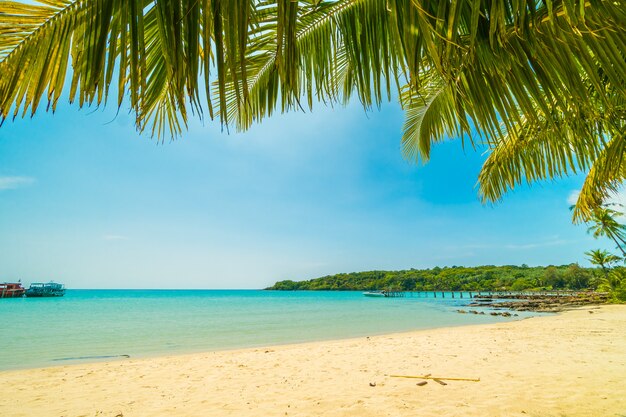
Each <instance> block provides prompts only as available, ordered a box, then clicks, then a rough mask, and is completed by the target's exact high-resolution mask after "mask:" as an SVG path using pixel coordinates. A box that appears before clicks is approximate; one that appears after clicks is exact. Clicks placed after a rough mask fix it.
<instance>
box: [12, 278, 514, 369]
mask: <svg viewBox="0 0 626 417" xmlns="http://www.w3.org/2000/svg"><path fill="white" fill-rule="evenodd" d="M430 297H432V294H430ZM467 302H468V299H467V296H466V297H465V298H464V299H459V298H458V294H457V298H456V299H451V298H450V295H449V294H448V297H447V298H445V299H441V297H439V298H436V299H435V298H424V296H422V297H419V298H418V297H406V298H369V297H364V296H363V295H362V294H361V293H360V292H325V291H298V292H279V291H256V290H233V291H226V290H68V291H67V293H66V295H65V297H62V298H47V299H46V298H22V299H2V300H0V369H4V370H6V369H16V368H28V367H39V366H50V365H61V364H67V363H73V362H76V361H95V360H98V359H102V358H101V357H116V356H118V355H129V356H131V357H143V356H152V355H162V354H173V353H185V352H195V351H210V350H221V349H232V348H242V347H254V346H267V345H276V344H284V343H296V342H305V341H314V340H326V339H339V338H348V337H356V336H365V335H375V334H382V333H390V332H397V331H406V330H416V329H427V328H434V327H445V326H459V325H468V324H479V323H490V322H497V321H505V320H507V319H505V318H502V317H492V316H489V315H484V316H478V315H468V314H458V313H456V312H455V310H456V309H457V308H459V306H461V305H463V304H465V303H467ZM521 317H523V316H522V315H520V318H521ZM508 320H510V319H508Z"/></svg>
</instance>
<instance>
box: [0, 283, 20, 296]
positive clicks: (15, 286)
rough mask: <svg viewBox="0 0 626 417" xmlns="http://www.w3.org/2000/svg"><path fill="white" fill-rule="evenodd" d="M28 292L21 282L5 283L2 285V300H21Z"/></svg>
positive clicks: (0, 292) (0, 291)
mask: <svg viewBox="0 0 626 417" xmlns="http://www.w3.org/2000/svg"><path fill="white" fill-rule="evenodd" d="M25 291H26V290H25V289H24V287H22V284H21V283H19V282H4V283H2V284H0V298H19V297H21V296H23V295H24V292H25Z"/></svg>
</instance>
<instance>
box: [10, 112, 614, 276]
mask: <svg viewBox="0 0 626 417" xmlns="http://www.w3.org/2000/svg"><path fill="white" fill-rule="evenodd" d="M116 113H117V112H116V108H115V107H114V106H109V107H107V108H105V109H97V110H93V109H82V110H81V109H78V108H77V107H76V106H70V105H60V106H59V108H58V109H57V112H56V114H54V115H53V114H51V113H45V112H43V111H42V112H40V113H38V114H37V115H36V116H35V117H33V118H29V117H27V118H25V119H16V120H15V121H13V122H11V121H7V122H5V124H4V125H3V126H2V127H0V281H12V280H17V279H21V280H22V282H24V283H27V284H28V283H30V282H36V281H48V280H55V281H57V282H62V283H65V284H66V286H67V287H68V288H263V287H266V286H269V285H271V284H273V283H274V282H275V281H277V280H284V279H292V280H302V279H310V278H315V277H318V276H323V275H327V274H335V273H340V272H352V271H366V270H380V269H387V270H392V269H393V270H395V269H408V268H432V267H435V266H453V265H463V266H476V265H507V264H518V265H519V264H523V263H525V264H528V265H531V266H533V265H549V264H555V265H560V264H569V263H572V262H579V263H580V264H581V265H587V264H588V263H587V261H586V260H585V256H584V252H585V251H587V250H589V249H593V248H599V247H600V248H608V249H610V245H607V243H605V242H602V241H595V240H594V239H593V238H592V237H591V236H589V235H588V234H587V233H586V228H585V227H584V226H580V225H579V226H575V225H572V223H571V213H570V212H569V210H568V206H569V204H570V202H569V201H568V200H571V198H572V195H573V194H574V193H575V192H576V190H578V189H579V188H580V186H581V184H582V177H580V176H577V177H571V178H565V179H561V180H559V181H555V182H551V181H550V182H545V183H541V184H535V185H533V186H532V187H526V186H525V187H521V188H520V189H518V190H516V191H515V192H512V193H510V194H508V195H507V196H506V197H505V199H504V200H503V201H502V202H500V203H498V204H495V205H482V204H481V203H480V201H479V198H478V195H477V190H476V187H475V185H476V179H477V175H478V172H479V170H480V167H481V164H482V162H483V161H484V159H485V155H482V154H481V153H480V152H476V151H474V150H472V149H471V147H469V148H468V147H467V146H466V147H465V149H463V146H462V144H461V142H460V141H459V140H453V141H450V142H447V143H445V144H442V145H437V146H435V148H434V151H433V154H432V158H431V161H430V162H429V163H428V164H426V165H418V164H415V163H413V162H410V161H407V160H405V159H403V157H402V154H401V150H400V137H401V129H402V122H403V114H402V111H401V110H400V108H399V106H398V105H397V104H395V103H388V104H384V105H383V106H382V107H381V108H380V109H375V110H373V111H369V112H365V111H364V110H363V108H362V107H361V106H360V105H359V104H358V103H352V104H350V105H348V106H347V107H335V108H329V107H323V106H319V105H318V106H317V107H316V108H315V109H314V111H313V112H307V113H301V112H298V113H290V114H286V115H276V116H273V117H272V118H270V119H267V120H265V121H263V122H262V123H261V124H258V125H255V126H253V128H252V129H250V130H249V131H247V132H245V133H233V132H230V133H227V132H223V131H222V129H221V128H220V125H219V123H218V122H210V121H205V122H200V121H197V120H192V121H191V123H190V126H189V129H188V131H187V132H186V133H185V134H184V135H183V137H182V138H180V139H177V140H174V141H170V140H166V141H165V142H164V143H160V142H158V141H156V140H155V139H152V138H150V136H149V135H146V134H143V135H140V134H138V133H137V132H136V131H135V128H134V125H133V122H132V117H131V116H129V115H128V114H126V113H125V111H124V110H122V111H120V113H119V114H117V116H116Z"/></svg>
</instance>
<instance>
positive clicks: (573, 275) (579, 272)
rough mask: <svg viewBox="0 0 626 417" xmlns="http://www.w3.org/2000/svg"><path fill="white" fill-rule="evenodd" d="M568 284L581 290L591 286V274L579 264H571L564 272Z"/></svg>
mask: <svg viewBox="0 0 626 417" xmlns="http://www.w3.org/2000/svg"><path fill="white" fill-rule="evenodd" d="M563 278H564V279H565V282H566V283H567V286H568V287H569V288H571V289H574V290H581V289H585V288H587V287H589V283H590V281H591V274H590V273H589V271H586V270H585V269H583V268H581V267H580V266H579V265H578V264H571V265H570V266H569V267H568V268H567V269H566V270H565V273H564V274H563Z"/></svg>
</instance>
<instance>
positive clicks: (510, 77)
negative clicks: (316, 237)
mask: <svg viewBox="0 0 626 417" xmlns="http://www.w3.org/2000/svg"><path fill="white" fill-rule="evenodd" d="M624 51H626V4H625V3H624V1H623V0H589V1H584V0H545V1H534V0H533V1H517V0H435V1H432V0H428V1H427V0H385V1H383V0H331V1H321V0H299V1H298V0H74V1H71V0H45V1H44V0H40V1H38V2H36V4H31V2H29V3H28V4H24V3H21V2H15V1H5V0H0V74H1V78H0V116H1V117H2V118H3V119H4V118H6V117H9V116H16V115H19V114H22V115H24V114H27V113H28V112H30V113H31V114H32V113H34V112H35V111H36V110H37V109H38V108H39V107H40V103H41V101H42V100H44V101H47V106H48V107H49V108H51V109H52V110H54V109H55V108H56V105H57V103H58V100H59V99H60V97H61V96H62V92H63V91H67V92H68V93H69V97H70V101H72V102H73V101H77V102H78V104H79V105H80V106H83V105H102V104H104V103H106V102H107V101H108V99H109V92H110V87H111V85H113V86H114V90H115V91H114V92H113V94H117V96H116V102H117V105H118V106H120V105H121V104H122V102H123V101H124V99H125V98H127V99H128V102H129V103H130V106H131V109H132V110H133V112H134V113H135V116H136V125H137V128H138V129H139V130H140V131H144V130H148V131H150V132H151V133H152V135H155V136H157V137H159V138H164V137H166V136H170V137H175V136H178V135H179V134H180V133H181V132H182V131H183V129H184V128H185V126H186V124H187V121H188V118H189V114H191V113H193V114H197V115H199V116H202V115H203V114H205V113H206V112H208V116H209V117H210V118H213V117H219V119H220V120H221V121H222V123H224V124H227V125H235V126H236V127H237V128H238V129H247V128H248V127H250V125H251V124H252V123H254V122H258V121H260V120H262V119H263V118H264V117H267V116H269V115H271V114H272V113H273V112H275V111H288V110H291V109H304V108H312V107H313V104H314V103H315V102H318V101H321V102H324V103H327V104H334V103H345V102H346V101H347V100H348V99H349V98H350V97H351V96H353V95H356V96H357V97H358V98H359V100H360V101H361V102H362V103H363V105H364V106H365V107H366V108H369V107H371V106H374V105H379V104H380V103H381V102H382V101H384V100H388V99H390V97H392V96H393V95H395V94H397V95H398V97H399V98H400V99H401V103H402V105H403V107H404V108H405V110H406V116H407V117H406V123H405V126H404V134H403V139H402V145H403V150H404V152H405V155H406V156H407V157H408V158H410V159H414V160H419V159H421V160H428V158H429V156H430V149H431V144H432V143H436V142H439V141H442V140H445V139H446V138H448V137H453V136H455V137H456V136H460V137H463V138H466V139H469V140H470V141H471V143H472V144H474V145H479V146H481V147H486V149H487V151H488V158H487V161H486V163H485V166H484V169H483V170H482V172H481V174H480V177H479V192H480V194H481V196H482V198H483V200H484V201H496V200H499V199H500V198H502V196H503V195H504V194H505V193H506V192H507V191H509V190H510V189H512V188H514V187H516V186H518V185H519V184H521V183H523V182H533V181H537V180H543V179H550V178H555V177H559V176H561V175H568V174H571V173H577V172H589V175H588V177H587V181H586V182H585V185H584V187H583V190H581V193H580V198H579V202H578V204H577V208H576V210H575V212H574V215H575V218H576V219H578V220H587V219H589V218H590V217H591V216H592V213H593V210H594V208H595V207H599V206H600V205H601V204H602V203H603V202H604V201H605V200H606V198H607V196H608V195H609V194H610V193H611V191H614V190H615V189H616V188H617V187H618V186H619V184H620V183H621V182H622V180H623V179H624V176H625V175H626V164H625V163H624V161H623V155H624V151H625V149H624V147H625V146H626V144H625V140H624V139H625V138H624V133H623V132H624V130H625V127H626V56H625V55H624ZM70 66H71V71H70V70H69V68H70ZM67 85H69V87H68V86H67ZM394 90H395V92H394Z"/></svg>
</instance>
